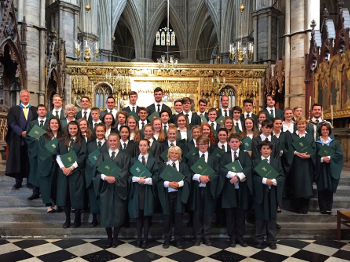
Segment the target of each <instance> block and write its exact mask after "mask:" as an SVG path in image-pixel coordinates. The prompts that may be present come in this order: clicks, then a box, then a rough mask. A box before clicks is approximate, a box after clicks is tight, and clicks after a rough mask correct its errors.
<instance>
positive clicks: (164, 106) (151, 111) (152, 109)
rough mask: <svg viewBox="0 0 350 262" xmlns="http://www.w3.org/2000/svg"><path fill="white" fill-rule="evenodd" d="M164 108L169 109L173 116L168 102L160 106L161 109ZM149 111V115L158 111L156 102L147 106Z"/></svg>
mask: <svg viewBox="0 0 350 262" xmlns="http://www.w3.org/2000/svg"><path fill="white" fill-rule="evenodd" d="M163 109H166V110H168V111H169V113H170V117H171V109H170V107H168V106H167V105H166V104H164V103H163V104H162V106H161V107H160V111H162V110H163ZM157 110H158V109H157ZM147 111H148V115H149V116H150V115H152V114H153V113H154V112H155V111H156V107H155V105H154V103H153V104H151V105H149V106H148V107H147ZM160 111H159V112H160Z"/></svg>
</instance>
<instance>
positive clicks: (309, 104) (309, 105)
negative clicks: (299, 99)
mask: <svg viewBox="0 0 350 262" xmlns="http://www.w3.org/2000/svg"><path fill="white" fill-rule="evenodd" d="M309 110H311V96H310V100H309Z"/></svg>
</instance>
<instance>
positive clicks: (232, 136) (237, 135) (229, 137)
mask: <svg viewBox="0 0 350 262" xmlns="http://www.w3.org/2000/svg"><path fill="white" fill-rule="evenodd" d="M231 139H238V141H241V137H240V136H239V134H236V133H233V134H230V135H229V136H228V137H227V142H230V141H231Z"/></svg>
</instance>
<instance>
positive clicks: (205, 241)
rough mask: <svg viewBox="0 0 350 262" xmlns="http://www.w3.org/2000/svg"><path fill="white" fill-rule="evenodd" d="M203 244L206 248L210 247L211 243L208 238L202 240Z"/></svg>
mask: <svg viewBox="0 0 350 262" xmlns="http://www.w3.org/2000/svg"><path fill="white" fill-rule="evenodd" d="M204 244H205V245H206V246H212V243H211V241H210V239H209V238H204Z"/></svg>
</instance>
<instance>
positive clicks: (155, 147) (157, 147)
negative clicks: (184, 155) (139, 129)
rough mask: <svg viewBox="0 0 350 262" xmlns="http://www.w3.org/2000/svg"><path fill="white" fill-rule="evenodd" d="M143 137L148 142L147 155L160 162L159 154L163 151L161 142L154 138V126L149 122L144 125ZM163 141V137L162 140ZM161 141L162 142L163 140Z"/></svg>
mask: <svg viewBox="0 0 350 262" xmlns="http://www.w3.org/2000/svg"><path fill="white" fill-rule="evenodd" d="M144 133H145V139H146V140H147V141H148V142H149V146H150V150H149V155H151V156H152V157H153V158H155V159H156V160H157V162H158V163H160V162H161V159H160V155H161V154H162V153H163V151H162V146H161V142H160V141H157V140H156V139H155V138H154V128H153V126H152V125H151V124H147V125H145V127H144ZM163 141H165V137H164V140H163ZM163 141H162V142H163Z"/></svg>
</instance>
